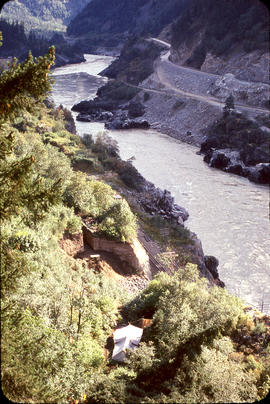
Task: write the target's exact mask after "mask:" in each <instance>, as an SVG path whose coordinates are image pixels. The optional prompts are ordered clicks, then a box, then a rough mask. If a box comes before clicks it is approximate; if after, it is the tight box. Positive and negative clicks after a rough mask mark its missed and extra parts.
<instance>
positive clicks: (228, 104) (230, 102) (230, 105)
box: [223, 94, 234, 117]
mask: <svg viewBox="0 0 270 404" xmlns="http://www.w3.org/2000/svg"><path fill="white" fill-rule="evenodd" d="M233 110H234V98H233V96H232V94H230V95H229V97H227V98H226V101H225V106H224V108H223V116H224V117H226V116H228V115H229V114H230V113H231V112H232V111H233Z"/></svg>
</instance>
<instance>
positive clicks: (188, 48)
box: [171, 0, 269, 82]
mask: <svg viewBox="0 0 270 404" xmlns="http://www.w3.org/2000/svg"><path fill="white" fill-rule="evenodd" d="M268 27H269V12H268V9H267V8H266V7H265V5H264V4H263V2H261V1H258V0H255V1H254V0H219V1H214V0H193V1H192V2H191V4H190V6H189V7H188V8H187V9H186V10H185V11H184V12H183V14H182V15H181V17H180V18H179V19H178V20H177V21H176V22H175V23H174V24H173V25H172V48H173V50H172V57H171V60H172V61H173V62H175V63H179V64H183V65H187V66H190V67H195V68H196V69H201V70H203V71H207V72H210V73H217V74H224V73H228V72H230V73H234V74H236V75H237V77H238V78H241V79H243V80H253V81H266V82H267V81H268V74H269V55H268V46H269V34H268Z"/></svg>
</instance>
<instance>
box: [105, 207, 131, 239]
mask: <svg viewBox="0 0 270 404" xmlns="http://www.w3.org/2000/svg"><path fill="white" fill-rule="evenodd" d="M100 230H101V231H103V232H104V233H105V234H106V235H107V236H109V237H111V238H113V239H116V240H120V241H122V242H129V241H132V240H133V239H134V238H135V237H136V235H137V224H136V219H135V216H134V215H133V213H132V212H131V210H130V207H129V205H128V203H127V202H126V201H125V200H122V201H121V202H118V203H115V204H114V205H112V207H111V208H110V209H108V211H106V213H105V218H104V219H103V220H102V221H101V224H100Z"/></svg>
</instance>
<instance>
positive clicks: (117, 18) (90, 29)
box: [68, 0, 187, 46]
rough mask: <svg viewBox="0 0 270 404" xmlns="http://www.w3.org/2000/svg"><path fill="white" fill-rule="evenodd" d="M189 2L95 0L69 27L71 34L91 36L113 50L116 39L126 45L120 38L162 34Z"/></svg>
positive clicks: (169, 0) (181, 0)
mask: <svg viewBox="0 0 270 404" xmlns="http://www.w3.org/2000/svg"><path fill="white" fill-rule="evenodd" d="M186 4H187V1H186V0H168V1H166V2H164V1H163V0H150V1H147V0H133V1H130V0H113V1H111V0H93V1H92V2H91V3H90V4H89V5H88V6H86V7H85V9H84V10H83V11H82V12H81V13H80V14H78V15H77V16H76V17H75V18H74V19H73V20H72V21H71V23H70V25H69V27H68V34H69V35H73V36H76V37H79V36H82V35H83V36H87V37H89V38H90V39H92V40H94V41H96V43H101V42H102V41H104V42H105V44H107V45H108V46H109V44H110V43H113V39H114V37H115V38H118V41H119V40H120V41H123V36H122V37H121V36H119V37H117V34H118V35H119V34H122V33H126V34H127V33H135V34H147V33H152V34H155V35H156V34H158V33H159V32H160V31H161V30H162V28H163V27H164V26H165V25H167V24H169V23H170V22H171V21H172V20H174V19H175V18H176V17H178V16H179V15H180V14H181V12H182V11H183V9H184V8H185V6H186Z"/></svg>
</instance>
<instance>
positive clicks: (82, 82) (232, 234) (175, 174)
mask: <svg viewBox="0 0 270 404" xmlns="http://www.w3.org/2000/svg"><path fill="white" fill-rule="evenodd" d="M112 60H113V58H112V57H108V56H97V55H86V62H85V63H81V64H76V65H69V66H64V67H62V68H58V69H55V71H54V78H55V85H54V90H53V94H52V96H53V99H54V101H55V103H56V105H59V104H63V105H64V106H66V107H67V108H71V106H72V105H74V104H75V103H77V102H79V101H81V100H83V99H91V98H94V96H95V94H96V91H97V89H98V87H100V86H101V85H103V84H104V83H105V82H106V79H105V78H103V77H101V76H98V73H99V72H100V71H102V70H103V69H104V68H105V67H107V66H108V65H109V64H110V63H111V62H112ZM74 115H75V114H74ZM76 126H77V131H78V133H79V135H82V134H84V133H91V134H93V135H94V136H95V135H96V134H97V133H98V132H102V131H104V125H103V124H102V123H84V122H78V121H77V122H76ZM191 130H192V128H191ZM108 133H109V135H110V136H111V137H113V138H114V139H115V140H117V142H118V144H119V149H120V155H121V158H122V159H124V160H125V159H128V158H130V157H132V156H134V157H135V160H134V162H133V164H134V166H135V167H136V168H137V169H138V170H139V172H140V173H141V174H142V175H143V176H144V177H145V178H146V179H147V180H149V181H151V182H153V183H154V184H155V185H156V186H158V187H160V188H161V189H165V188H166V189H168V190H169V191H171V193H172V195H173V196H174V197H175V202H176V203H177V204H179V205H181V206H183V207H185V208H186V209H187V210H188V212H189V214H190V218H189V219H188V221H187V222H186V226H187V227H188V228H190V230H191V231H194V232H195V233H196V234H197V235H198V237H199V238H200V240H201V241H202V244H203V249H204V253H205V254H207V255H214V256H216V257H217V258H218V259H219V262H220V264H219V268H218V269H219V274H220V278H221V279H222V280H223V281H224V282H225V284H226V287H227V289H228V290H229V291H230V292H231V293H233V294H234V295H236V296H239V297H241V298H243V299H244V300H245V301H246V302H248V303H250V304H253V305H254V306H256V307H258V308H260V309H262V311H264V312H268V313H269V312H270V254H269V252H270V239H269V219H268V203H269V190H268V187H266V186H263V185H257V184H254V183H251V182H249V181H248V180H247V179H245V178H242V177H238V176H236V175H233V174H228V173H224V172H222V171H219V170H216V169H213V168H209V167H208V166H207V165H206V164H205V163H204V162H203V159H202V156H198V155H196V151H197V148H196V147H193V146H191V145H188V144H185V143H181V142H180V141H177V140H175V139H173V138H170V137H169V136H166V135H163V134H161V133H158V132H157V131H155V130H151V129H149V130H126V131H108Z"/></svg>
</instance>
